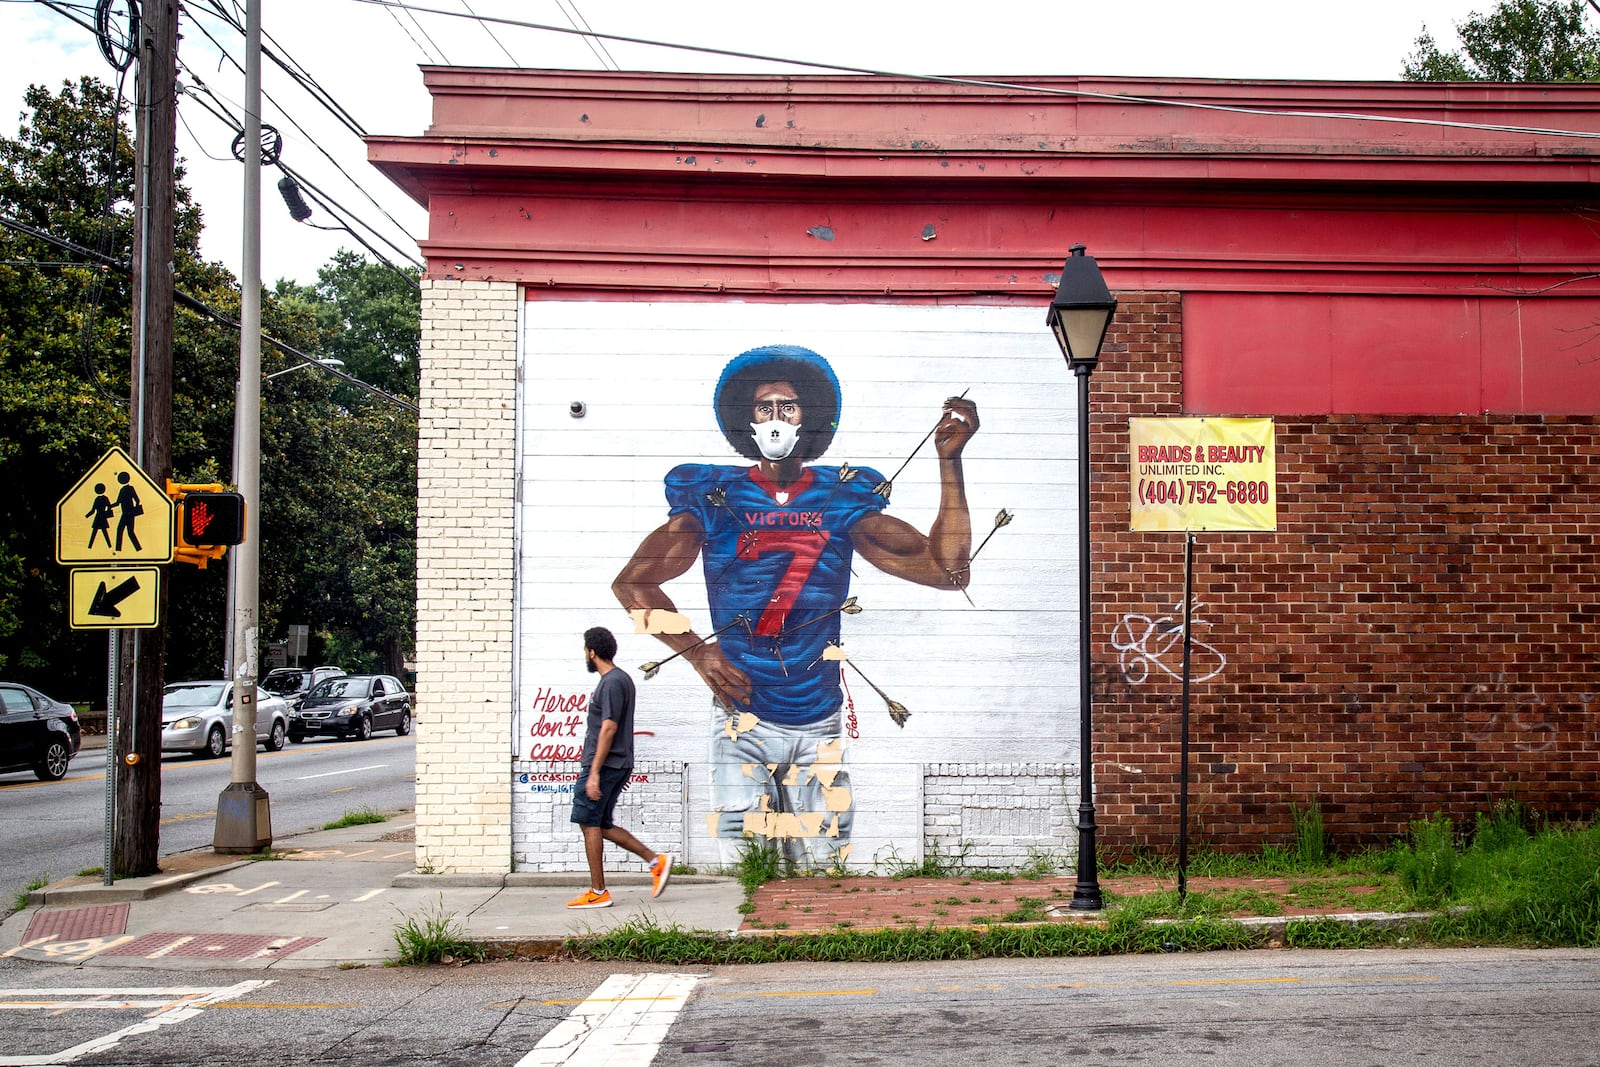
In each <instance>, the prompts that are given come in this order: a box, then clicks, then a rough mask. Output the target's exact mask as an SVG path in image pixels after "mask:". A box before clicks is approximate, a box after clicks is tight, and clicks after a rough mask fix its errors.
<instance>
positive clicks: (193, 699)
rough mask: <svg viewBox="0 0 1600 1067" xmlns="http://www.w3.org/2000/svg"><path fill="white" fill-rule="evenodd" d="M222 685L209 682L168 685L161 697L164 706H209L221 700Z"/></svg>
mask: <svg viewBox="0 0 1600 1067" xmlns="http://www.w3.org/2000/svg"><path fill="white" fill-rule="evenodd" d="M223 688H224V687H223V685H222V683H220V682H209V683H206V684H204V685H169V686H167V692H166V695H165V696H163V697H162V698H161V706H162V707H164V708H209V707H213V706H215V705H216V704H217V703H219V702H220V701H221V700H222V690H223Z"/></svg>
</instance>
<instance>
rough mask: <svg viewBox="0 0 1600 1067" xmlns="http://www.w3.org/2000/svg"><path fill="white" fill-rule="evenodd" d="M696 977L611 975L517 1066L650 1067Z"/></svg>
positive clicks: (688, 975) (685, 1002) (686, 1001)
mask: <svg viewBox="0 0 1600 1067" xmlns="http://www.w3.org/2000/svg"><path fill="white" fill-rule="evenodd" d="M699 980H700V979H699V976H698V975H692V974H614V975H612V976H611V977H610V978H607V979H606V980H605V981H604V982H602V983H600V987H599V988H598V989H596V990H595V991H594V992H593V993H592V994H590V996H589V999H587V1000H585V1001H584V1002H583V1003H582V1004H579V1005H578V1006H577V1007H575V1008H573V1009H572V1011H571V1013H570V1014H568V1016H567V1017H566V1018H565V1019H563V1020H562V1021H561V1022H559V1023H557V1024H556V1026H555V1028H554V1029H553V1030H551V1031H550V1032H549V1033H547V1034H545V1035H544V1038H543V1040H541V1041H540V1042H539V1044H538V1045H536V1046H535V1047H534V1049H533V1051H532V1052H529V1053H528V1054H527V1055H526V1056H524V1057H522V1059H521V1060H519V1061H518V1062H517V1067H649V1064H650V1063H651V1061H653V1060H654V1059H655V1058H656V1053H657V1052H658V1051H659V1050H660V1048H661V1043H662V1042H663V1041H665V1040H666V1039H667V1033H668V1031H670V1030H671V1029H672V1024H673V1022H674V1020H676V1019H677V1017H678V1012H680V1011H682V1010H683V1006H684V1005H685V1004H687V1003H688V1002H689V994H690V993H691V992H692V991H693V989H694V986H695V983H696V982H698V981H699Z"/></svg>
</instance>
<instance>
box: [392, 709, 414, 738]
mask: <svg viewBox="0 0 1600 1067" xmlns="http://www.w3.org/2000/svg"><path fill="white" fill-rule="evenodd" d="M410 732H411V713H410V712H409V711H402V712H401V713H400V725H399V726H396V727H395V728H394V735H395V736H396V737H404V736H405V735H406V734H409V733H410Z"/></svg>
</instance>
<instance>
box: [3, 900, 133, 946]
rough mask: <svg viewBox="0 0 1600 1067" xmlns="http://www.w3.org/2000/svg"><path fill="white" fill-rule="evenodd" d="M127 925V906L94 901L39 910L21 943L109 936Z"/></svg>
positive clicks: (34, 914)
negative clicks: (93, 902)
mask: <svg viewBox="0 0 1600 1067" xmlns="http://www.w3.org/2000/svg"><path fill="white" fill-rule="evenodd" d="M127 928H128V905H126V904H97V905H95V906H93V907H89V908H61V909H56V910H47V909H41V910H39V911H36V912H34V913H33V918H32V919H30V920H29V921H28V932H27V933H25V934H23V935H22V940H23V942H24V943H26V942H29V941H37V940H39V939H40V938H41V937H51V936H54V937H55V939H56V940H57V941H81V940H83V939H85V938H90V937H108V936H110V935H112V934H120V933H122V931H124V930H126V929H127Z"/></svg>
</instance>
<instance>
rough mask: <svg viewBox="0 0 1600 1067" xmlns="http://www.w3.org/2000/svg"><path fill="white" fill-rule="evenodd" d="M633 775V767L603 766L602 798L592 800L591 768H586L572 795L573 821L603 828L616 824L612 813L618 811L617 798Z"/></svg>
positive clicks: (601, 770)
mask: <svg viewBox="0 0 1600 1067" xmlns="http://www.w3.org/2000/svg"><path fill="white" fill-rule="evenodd" d="M632 776H633V768H632V767H601V768H600V799H599V800H590V799H589V793H588V789H589V770H588V768H587V767H586V768H584V769H583V771H581V772H580V773H579V774H578V788H577V792H576V793H574V794H573V796H572V821H573V822H575V823H577V824H578V825H579V826H598V827H599V828H600V829H602V830H609V829H611V828H612V827H614V826H616V823H614V822H612V821H611V815H612V813H613V812H614V811H616V808H617V798H618V797H619V796H621V795H622V790H623V788H624V787H625V786H626V785H627V784H628V779H629V778H631V777H632Z"/></svg>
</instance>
